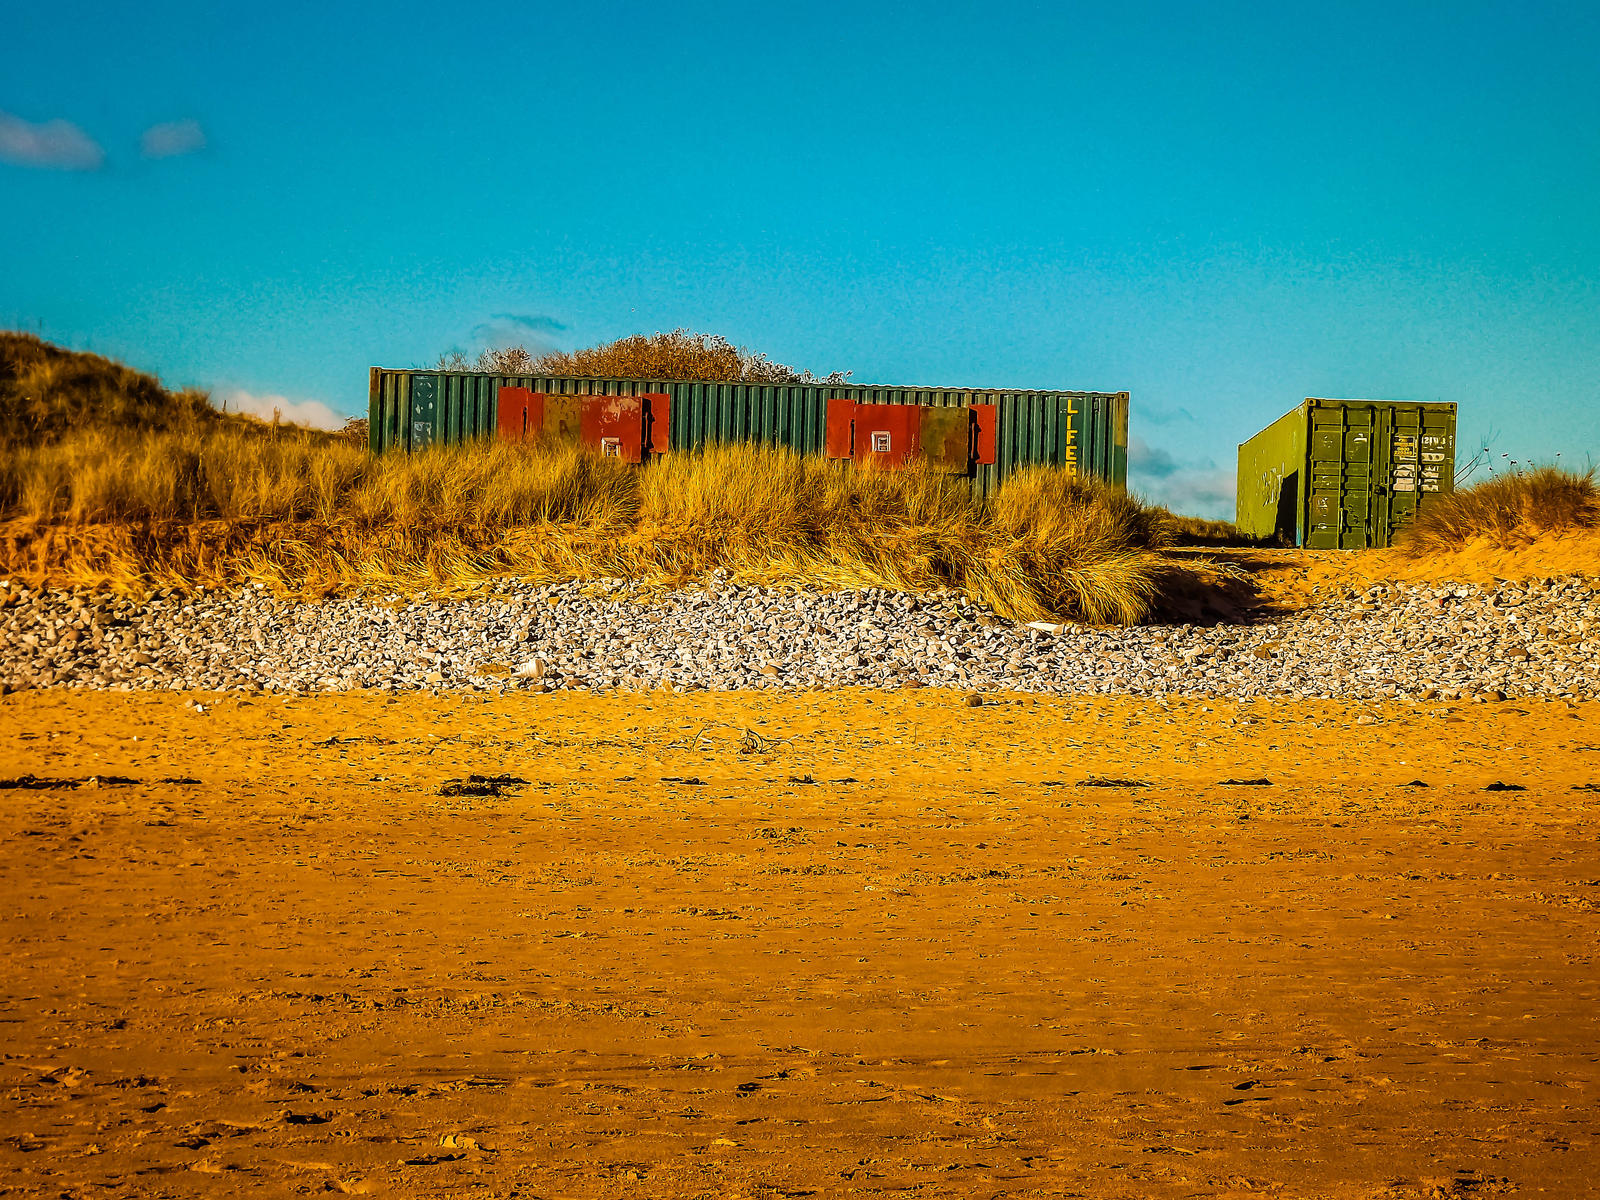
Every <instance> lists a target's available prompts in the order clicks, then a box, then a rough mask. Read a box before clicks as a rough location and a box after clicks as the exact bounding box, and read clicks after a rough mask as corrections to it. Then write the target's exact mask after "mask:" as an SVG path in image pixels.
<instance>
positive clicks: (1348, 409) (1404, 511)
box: [1236, 399, 1456, 550]
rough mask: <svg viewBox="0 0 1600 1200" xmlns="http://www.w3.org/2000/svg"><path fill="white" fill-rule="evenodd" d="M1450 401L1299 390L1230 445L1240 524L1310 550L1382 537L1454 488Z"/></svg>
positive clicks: (1382, 541) (1381, 541) (1383, 541)
mask: <svg viewBox="0 0 1600 1200" xmlns="http://www.w3.org/2000/svg"><path fill="white" fill-rule="evenodd" d="M1455 461H1456V406H1455V405H1454V404H1405V403H1401V402H1399V401H1386V400H1315V399H1311V400H1307V401H1306V402H1305V403H1304V404H1302V405H1300V407H1299V408H1296V409H1294V410H1293V411H1292V412H1288V413H1285V414H1284V415H1283V416H1282V417H1280V418H1278V420H1276V421H1274V422H1273V423H1272V424H1271V425H1268V426H1267V427H1266V428H1265V429H1263V430H1262V431H1261V432H1260V433H1258V434H1256V435H1255V437H1253V438H1251V439H1250V440H1249V441H1248V442H1245V443H1243V444H1242V445H1241V446H1240V447H1239V491H1238V499H1237V512H1238V517H1237V521H1236V523H1237V524H1238V526H1239V529H1240V530H1241V531H1242V532H1244V533H1246V534H1249V535H1251V536H1252V537H1260V538H1276V539H1277V540H1278V541H1280V542H1284V543H1286V544H1290V545H1295V546H1305V547H1307V548H1308V549H1313V550H1359V549H1364V548H1366V547H1369V546H1373V547H1379V546H1388V545H1390V544H1391V543H1392V542H1393V541H1394V536H1395V534H1396V533H1397V532H1398V531H1399V530H1400V529H1402V528H1404V527H1405V526H1406V525H1408V524H1409V523H1410V522H1412V521H1413V520H1415V519H1416V516H1417V513H1418V512H1419V511H1421V510H1423V509H1426V508H1427V507H1428V505H1429V504H1432V503H1435V502H1436V501H1437V498H1438V497H1440V496H1447V495H1449V494H1450V493H1451V492H1452V491H1454V490H1455Z"/></svg>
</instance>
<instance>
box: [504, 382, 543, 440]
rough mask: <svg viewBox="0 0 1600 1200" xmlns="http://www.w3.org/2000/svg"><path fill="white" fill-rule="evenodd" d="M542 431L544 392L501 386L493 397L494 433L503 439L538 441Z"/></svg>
mask: <svg viewBox="0 0 1600 1200" xmlns="http://www.w3.org/2000/svg"><path fill="white" fill-rule="evenodd" d="M543 433H544V393H543V392H530V391H529V390H528V389H527V388H519V387H503V388H501V389H500V394H499V396H498V397H496V399H495V434H496V436H498V437H499V438H501V439H502V440H503V441H508V442H524V441H538V440H539V437H540V435H542V434H543Z"/></svg>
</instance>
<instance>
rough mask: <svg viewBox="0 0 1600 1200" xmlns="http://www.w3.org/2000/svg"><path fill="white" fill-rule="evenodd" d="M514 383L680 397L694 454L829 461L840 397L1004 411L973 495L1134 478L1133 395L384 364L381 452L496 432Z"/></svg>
mask: <svg viewBox="0 0 1600 1200" xmlns="http://www.w3.org/2000/svg"><path fill="white" fill-rule="evenodd" d="M502 386H505V387H523V388H528V389H529V390H531V391H535V392H545V393H547V394H549V395H566V396H591V395H598V396H638V395H643V394H644V393H647V392H665V393H666V394H667V395H668V396H670V397H671V398H672V417H671V421H672V427H671V430H670V431H669V437H670V440H669V443H668V444H669V446H670V447H671V448H672V449H674V450H692V449H696V448H698V447H700V446H703V445H705V444H706V443H707V442H737V441H760V442H776V443H779V444H781V445H785V446H792V447H793V448H794V449H796V450H799V451H801V452H803V453H817V454H821V453H823V452H824V450H825V444H826V443H825V439H826V432H827V406H828V400H829V399H830V398H833V397H843V398H846V399H850V400H854V401H855V402H856V403H858V404H924V405H930V406H935V407H951V406H955V405H965V404H994V405H997V406H998V408H999V412H998V414H997V417H998V419H997V422H996V461H995V462H994V463H993V464H986V465H980V466H977V467H975V468H974V469H973V480H972V483H973V489H974V491H976V492H977V493H978V494H979V495H987V494H988V493H989V492H991V491H993V490H994V489H995V488H996V487H998V486H999V484H1000V482H1001V480H1003V479H1005V478H1006V476H1007V475H1009V474H1011V473H1012V472H1014V471H1016V470H1018V469H1019V468H1021V467H1025V466H1031V465H1033V464H1035V463H1053V464H1055V465H1057V466H1070V467H1073V468H1074V469H1076V470H1077V471H1079V472H1081V473H1083V474H1085V475H1093V476H1095V477H1097V478H1099V479H1104V480H1107V481H1109V482H1110V483H1113V484H1115V485H1116V486H1118V487H1126V486H1127V481H1128V393H1127V392H1011V391H1000V390H988V389H983V388H910V387H865V386H857V385H841V386H835V385H832V384H823V383H794V384H764V383H699V382H692V381H685V380H664V379H589V378H580V377H573V376H529V375H491V374H484V373H480V372H476V371H395V370H386V369H384V368H381V367H373V368H372V371H371V378H370V390H369V404H368V418H369V421H370V425H369V430H368V437H369V438H370V444H371V446H372V450H373V452H374V453H382V452H384V451H387V450H394V449H407V450H413V449H421V448H422V447H424V446H429V445H432V444H434V443H439V442H442V443H446V444H452V443H457V442H464V441H467V440H470V439H472V438H476V437H491V436H493V435H494V431H495V419H496V413H497V406H498V401H499V394H500V388H501V387H502Z"/></svg>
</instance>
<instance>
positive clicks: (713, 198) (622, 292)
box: [0, 0, 1600, 515]
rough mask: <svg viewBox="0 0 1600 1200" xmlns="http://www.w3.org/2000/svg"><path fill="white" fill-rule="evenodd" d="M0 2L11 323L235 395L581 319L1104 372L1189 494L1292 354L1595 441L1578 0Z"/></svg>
mask: <svg viewBox="0 0 1600 1200" xmlns="http://www.w3.org/2000/svg"><path fill="white" fill-rule="evenodd" d="M6 26H7V39H8V42H9V46H8V54H7V66H8V70H7V73H6V74H5V75H4V76H3V77H0V114H4V115H3V116H0V324H3V325H9V326H12V327H17V328H26V329H30V330H33V331H36V332H39V333H41V334H43V335H44V336H47V337H50V338H53V339H56V340H58V341H61V342H64V343H66V344H69V345H72V346H75V347H80V348H89V349H94V350H98V351H100V352H103V353H107V354H112V355H114V356H117V357H119V358H123V359H125V360H127V361H129V362H131V363H133V364H135V365H137V366H140V367H143V368H146V369H149V370H154V371H156V372H158V373H159V374H161V375H162V377H163V378H165V379H167V380H168V381H169V382H171V383H174V384H185V385H188V384H194V385H200V386H205V387H209V388H212V389H214V391H215V393H216V394H217V395H219V396H220V395H228V396H231V397H233V398H234V400H235V402H239V403H244V404H249V403H251V402H252V398H254V402H256V403H268V404H270V403H281V404H283V405H284V406H286V407H287V406H288V405H290V404H301V403H304V404H308V405H312V406H314V405H316V404H322V405H326V406H328V407H329V408H331V409H333V410H335V411H336V412H339V413H354V412H357V411H358V410H359V409H361V407H362V406H363V405H364V404H365V396H366V368H367V367H368V366H369V365H371V364H375V363H376V364H383V365H389V366H412V365H421V364H424V363H427V362H431V361H433V360H434V359H436V358H437V356H438V355H439V354H440V352H441V351H444V350H447V349H450V348H452V347H461V348H463V349H469V350H470V349H473V348H475V341H481V340H482V339H483V338H485V337H492V336H494V332H493V331H494V330H495V329H496V328H497V327H504V326H506V324H507V322H506V321H505V320H504V318H505V317H506V316H507V315H509V316H510V317H514V318H525V319H527V321H529V322H531V323H532V324H533V326H535V327H537V328H538V329H539V330H540V334H541V336H543V337H545V338H546V339H547V340H549V341H551V342H553V343H555V344H559V345H562V346H567V347H573V346H579V345H588V344H593V343H595V342H597V341H601V340H606V339H610V338H613V337H617V336H621V335H623V334H627V333H632V332H641V331H642V332H650V331H653V330H657V329H671V328H674V327H678V326H688V327H691V328H694V329H700V330H707V331H712V332H718V333H722V334H725V335H726V336H728V337H729V338H730V339H732V340H734V341H736V342H739V343H741V344H744V345H747V346H749V347H751V348H753V349H759V350H762V351H765V352H767V353H768V354H770V355H771V356H772V357H773V358H776V359H778V360H780V361H783V362H788V363H791V364H794V365H796V366H801V367H808V368H811V369H812V370H814V371H817V372H819V373H820V372H826V371H830V370H834V369H842V370H850V371H853V372H854V379H855V380H858V381H861V382H886V383H940V384H972V385H982V386H1008V387H1038V388H1082V389H1100V390H1122V389H1126V390H1128V391H1130V392H1131V393H1132V395H1133V427H1132V432H1133V436H1134V438H1135V451H1136V453H1135V462H1134V480H1133V482H1134V485H1135V486H1136V487H1138V488H1140V489H1141V490H1144V491H1145V492H1147V493H1149V494H1153V495H1155V496H1157V497H1159V498H1163V499H1167V500H1169V501H1171V502H1173V503H1175V504H1177V505H1179V506H1180V507H1182V508H1185V509H1187V510H1189V511H1193V512H1198V513H1204V514H1207V515H1229V514H1231V511H1232V479H1233V462H1234V450H1235V446H1236V444H1237V443H1238V442H1239V441H1241V440H1243V439H1244V438H1245V437H1247V436H1248V435H1249V434H1251V433H1253V432H1254V431H1255V430H1256V429H1258V428H1260V427H1261V426H1263V425H1265V424H1266V423H1267V422H1268V421H1270V420H1271V419H1273V418H1274V417H1276V416H1277V415H1279V414H1280V413H1282V412H1284V411H1287V410H1288V409H1289V408H1290V407H1292V406H1293V405H1294V404H1296V403H1297V402H1298V401H1299V400H1300V399H1301V398H1302V397H1305V396H1308V395H1318V396H1367V397H1383V398H1392V399H1413V400H1454V401H1456V402H1458V403H1459V404H1460V405H1461V424H1462V429H1461V433H1462V437H1461V440H1462V442H1463V444H1471V445H1476V444H1477V442H1478V441H1479V440H1480V439H1481V438H1484V437H1490V436H1492V437H1493V438H1494V443H1493V444H1494V450H1495V454H1496V456H1497V458H1498V455H1499V454H1501V453H1504V454H1508V455H1509V456H1510V457H1512V458H1517V459H1522V460H1525V461H1526V460H1529V459H1534V458H1540V459H1549V458H1551V457H1552V456H1553V455H1554V454H1555V453H1556V452H1558V451H1559V452H1561V455H1562V461H1563V462H1572V461H1575V460H1576V461H1577V462H1579V463H1580V464H1581V463H1582V462H1583V461H1585V459H1586V456H1588V455H1595V454H1600V5H1596V4H1594V3H1593V2H1592V0H1588V2H1585V3H1521V4H1510V3H1504V4H1502V3H1494V4H1473V3H1464V4H1457V5H1453V6H1440V5H1422V4H1406V3H1396V2H1389V3H1382V4H1377V3H1373V4H1365V3H1361V4H1344V3H1331V4H1323V5H1318V6H1314V7H1313V6H1302V5H1268V4H1213V5H1196V4H1187V3H1149V4H1139V3H1128V4H1122V5H1106V4H1092V5H1089V4H1085V5H1077V4H1052V5H1039V6H1032V5H1007V4H1003V3H988V4H982V5H979V4H970V5H968V4H948V3H946V4H939V3H932V4H927V5H922V6H911V5H885V4H874V3H871V2H860V3H851V4H837V5H823V4H815V5H799V6H792V7H780V6H763V5H750V4H709V3H692V2H691V3H680V4H674V5H643V4H627V3H609V4H606V3H602V4H591V5H577V6H559V7H556V6H543V5H539V4H519V5H499V4H493V3H480V4H476V5H457V6H440V7H437V8H435V7H432V6H425V5H408V4H405V3H395V4H390V5H383V6H378V5H373V6H362V5H339V4H293V3H288V4H276V5H270V6H267V5H262V6H250V10H249V11H245V10H244V6H232V5H215V4H211V3H207V4H165V3H159V2H157V3H151V4H147V5H140V6H133V5H121V4H118V5H109V4H107V5H93V4H72V3H64V4H55V5H51V6H45V5H30V6H26V8H25V9H24V8H23V7H22V6H13V7H12V8H11V9H10V10H8V13H7V16H6ZM512 324H513V325H514V324H515V323H514V322H512ZM266 397H281V398H283V399H282V400H266V399H263V398H266ZM300 411H306V412H314V411H316V410H315V409H314V408H309V407H308V408H307V409H305V410H300Z"/></svg>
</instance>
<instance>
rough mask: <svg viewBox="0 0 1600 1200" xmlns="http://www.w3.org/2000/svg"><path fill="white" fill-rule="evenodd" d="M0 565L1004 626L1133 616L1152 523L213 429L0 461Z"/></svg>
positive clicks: (109, 575) (139, 577)
mask: <svg viewBox="0 0 1600 1200" xmlns="http://www.w3.org/2000/svg"><path fill="white" fill-rule="evenodd" d="M0 507H3V510H4V514H5V518H6V519H5V521H4V524H3V527H0V570H3V571H6V572H9V573H13V574H18V575H21V576H23V577H25V578H29V579H31V580H33V581H35V582H51V583H61V584H73V585H78V586H104V585H109V586H112V587H115V588H119V589H122V590H128V591H139V590H145V589H148V588H151V587H180V588H187V587H191V586H194V585H197V584H198V585H207V586H217V585H224V586H225V585H233V584H238V583H242V582H262V583H266V584H268V585H270V586H271V587H272V588H273V589H274V590H276V591H279V592H281V593H288V594H328V593H331V592H350V591H377V590H382V591H400V592H404V593H417V592H428V593H432V594H446V595H449V594H462V593H465V592H467V591H471V590H474V589H477V588H480V587H482V586H484V585H486V584H492V583H493V582H494V581H496V580H502V579H506V578H511V577H516V578H524V579H532V580H536V581H555V580H566V579H584V580H598V579H603V578H624V579H631V580H637V581H641V582H645V583H650V584H660V585H670V584H677V583H683V582H687V581H691V580H694V579H699V578H704V577H706V576H708V575H710V573H712V572H713V571H718V570H721V571H724V572H726V573H727V574H728V576H729V577H731V578H732V579H734V580H736V581H739V582H745V583H758V584H769V585H779V586H782V585H795V586H799V585H807V586H821V587H840V588H847V587H861V586H888V587H897V588H909V589H913V590H928V589H933V588H940V587H953V588H957V589H960V590H962V591H964V592H966V593H967V594H968V595H970V596H971V597H972V598H974V599H976V600H980V601H982V602H984V603H987V604H989V605H991V606H993V607H994V608H995V609H996V610H997V611H998V612H1000V613H1002V614H1004V615H1006V616H1010V617H1014V618H1017V619H1038V618H1043V617H1046V616H1052V615H1054V616H1063V617H1069V618H1080V619H1084V620H1089V621H1095V622H1129V621H1137V620H1140V619H1142V618H1144V617H1145V616H1147V615H1148V614H1149V612H1150V611H1151V607H1152V604H1153V603H1154V601H1155V599H1156V597H1157V594H1158V592H1159V591H1160V587H1161V582H1162V578H1163V566H1162V563H1161V560H1160V558H1159V556H1158V555H1156V554H1154V553H1152V549H1153V548H1155V547H1158V546H1160V545H1163V544H1165V543H1166V542H1167V541H1168V540H1170V530H1169V527H1168V522H1167V520H1166V519H1165V518H1164V517H1163V516H1162V515H1161V514H1159V513H1158V512H1156V511H1155V510H1152V509H1148V508H1145V507H1143V506H1142V505H1140V504H1139V503H1138V502H1137V501H1136V500H1134V499H1132V498H1131V497H1129V496H1127V495H1126V494H1125V493H1122V492H1118V491H1115V490H1114V489H1111V488H1109V487H1107V486H1106V485H1104V484H1102V483H1100V482H1098V481H1096V480H1092V479H1086V478H1081V477H1074V476H1069V475H1066V474H1064V473H1062V472H1060V471H1056V470H1048V469H1040V470H1035V471H1031V472H1025V473H1023V474H1020V475H1018V476H1016V477H1015V478H1014V479H1013V480H1011V481H1010V482H1009V483H1008V484H1007V485H1006V487H1005V488H1003V489H1002V490H1001V491H1000V493H999V494H998V495H997V496H996V497H995V498H994V499H993V500H992V501H991V502H989V503H987V504H983V503H979V502H976V501H974V500H973V499H972V497H971V494H970V491H969V488H968V484H967V481H966V480H965V479H962V478H953V477H950V476H947V475H942V474H939V473H937V472H934V471H932V470H927V469H913V470H907V471H871V470H851V471H844V470H840V469H839V468H838V467H837V466H835V465H833V464H830V463H829V462H827V461H826V460H824V459H822V458H820V457H817V456H803V455H799V454H796V453H794V452H793V451H790V450H787V449H784V448H781V447H770V446H756V445H728V446H714V447H711V448H708V449H707V450H706V451H705V452H704V453H701V454H692V455H691V454H679V455H672V456H670V457H668V458H666V459H665V460H663V461H661V462H659V463H656V464H653V465H651V466H650V467H649V468H648V469H644V470H639V469H636V468H630V467H627V466H625V465H623V464H620V463H618V462H617V461H616V460H614V459H603V458H600V457H598V456H596V455H593V454H591V453H586V452H583V451H579V450H574V449H570V448H549V447H544V446H539V445H533V446H523V445H514V444H509V443H496V442H488V443H477V444H472V445H467V446H453V447H435V448H433V449H430V450H429V451H427V452H425V453H421V454H416V455H402V454H395V455H387V456H383V457H379V458H376V459H374V458H370V457H368V455H367V454H366V453H365V452H364V451H363V450H361V449H359V448H358V447H356V446H354V445H352V444H350V443H349V442H347V441H343V440H341V439H338V438H336V437H329V436H327V435H322V434H313V433H311V432H309V431H299V430H294V429H290V428H282V429H271V428H261V427H250V426H238V425H231V424H229V425H221V426H217V427H213V428H207V429H204V430H197V429H190V430H184V431H175V430H174V431H164V432H154V433H149V434H146V435H144V436H130V435H127V434H122V435H111V434H105V433H101V432H99V431H93V430H89V431H83V432H81V433H79V434H77V435H74V436H71V437H66V438H62V439H59V440H57V441H55V442H52V443H50V444H48V445H40V446H32V447H26V448H22V449H19V450H13V451H12V452H10V453H8V454H6V455H4V456H0Z"/></svg>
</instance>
